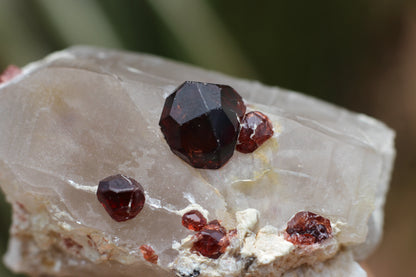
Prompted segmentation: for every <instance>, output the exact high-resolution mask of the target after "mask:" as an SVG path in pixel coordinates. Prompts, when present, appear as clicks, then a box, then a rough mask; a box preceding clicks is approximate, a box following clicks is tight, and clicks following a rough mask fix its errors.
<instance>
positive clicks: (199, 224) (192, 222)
mask: <svg viewBox="0 0 416 277" xmlns="http://www.w3.org/2000/svg"><path fill="white" fill-rule="evenodd" d="M182 225H183V226H185V227H186V228H188V229H189V230H194V231H200V230H201V229H202V228H203V227H204V226H205V225H207V220H206V218H205V217H204V216H203V215H202V214H201V213H200V212H199V211H197V210H192V211H189V212H187V213H185V214H184V215H183V216H182Z"/></svg>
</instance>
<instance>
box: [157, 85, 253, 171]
mask: <svg viewBox="0 0 416 277" xmlns="http://www.w3.org/2000/svg"><path fill="white" fill-rule="evenodd" d="M245 111H246V106H245V105H244V102H243V99H242V98H241V96H240V95H239V94H238V93H237V92H236V91H235V90H234V89H233V88H231V87H230V86H226V85H217V84H210V83H200V82H189V81H187V82H185V83H183V84H182V85H180V86H179V87H178V88H177V89H176V90H175V91H174V92H173V93H172V94H171V95H169V96H168V98H166V101H165V106H164V107H163V111H162V115H161V117H160V121H159V125H160V128H161V130H162V133H163V135H164V136H165V138H166V141H167V143H168V144H169V147H170V149H171V150H172V151H173V153H175V154H176V155H177V156H179V157H180V158H181V159H183V160H184V161H185V162H187V163H188V164H190V165H192V166H193V167H196V168H207V169H217V168H220V167H221V166H223V165H224V164H225V163H226V162H227V161H228V160H229V159H230V158H231V156H232V155H233V153H234V149H235V145H236V143H237V139H238V134H239V131H240V120H242V118H243V117H244V113H245Z"/></svg>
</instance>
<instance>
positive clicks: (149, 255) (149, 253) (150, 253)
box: [140, 244, 159, 264]
mask: <svg viewBox="0 0 416 277" xmlns="http://www.w3.org/2000/svg"><path fill="white" fill-rule="evenodd" d="M140 251H141V252H142V255H143V258H144V259H145V260H146V261H148V262H150V263H152V264H157V260H158V259H159V256H158V255H156V253H155V250H153V248H152V247H151V246H150V245H145V244H144V245H142V246H140Z"/></svg>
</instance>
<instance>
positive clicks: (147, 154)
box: [0, 47, 395, 277]
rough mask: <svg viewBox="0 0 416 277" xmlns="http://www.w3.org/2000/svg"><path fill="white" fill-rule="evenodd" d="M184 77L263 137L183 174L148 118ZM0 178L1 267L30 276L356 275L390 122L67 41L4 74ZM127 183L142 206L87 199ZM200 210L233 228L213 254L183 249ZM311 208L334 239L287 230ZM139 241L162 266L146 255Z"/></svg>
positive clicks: (385, 172) (379, 212)
mask: <svg viewBox="0 0 416 277" xmlns="http://www.w3.org/2000/svg"><path fill="white" fill-rule="evenodd" d="M185 80H195V81H204V82H211V83H219V84H227V85H230V86H232V87H233V88H234V89H236V90H237V92H239V93H240V94H241V96H242V97H243V98H244V100H245V102H246V104H247V108H248V110H247V111H251V110H258V111H261V112H263V113H264V114H266V115H267V116H268V117H269V118H270V120H271V122H272V123H273V126H274V131H275V132H274V136H273V137H272V138H271V139H269V141H267V142H266V143H265V144H264V145H262V146H261V147H260V148H259V149H257V150H256V151H255V152H254V153H252V154H242V153H238V152H235V153H234V156H233V157H232V158H231V160H230V161H229V162H228V163H227V164H226V165H225V166H224V167H222V168H221V169H219V170H203V169H194V168H192V167H191V166H189V165H188V164H186V163H185V162H183V161H182V160H180V159H179V158H178V157H177V156H175V155H174V154H173V153H172V152H171V151H170V150H169V146H168V145H167V143H166V141H165V140H164V138H163V135H162V133H161V131H160V128H159V125H158V121H159V117H160V113H161V111H162V107H163V104H164V100H165V98H166V97H167V95H169V94H170V93H171V92H172V91H173V90H174V89H175V88H176V87H177V86H178V85H180V84H181V83H183V82H184V81H185ZM0 129H1V130H2V131H1V133H0V185H1V188H2V190H3V192H4V193H5V195H6V197H7V200H8V201H9V202H10V203H11V204H12V206H13V226H12V227H11V231H10V232H11V240H10V242H9V249H8V252H7V254H6V256H5V263H6V264H7V266H8V267H9V268H11V269H12V270H13V271H16V272H24V273H27V274H29V275H31V276H78V277H83V276H88V277H93V276H97V277H98V276H100V277H106V276H111V277H113V276H126V277H130V276H131V277H133V276H134V277H136V276H143V277H147V276H160V277H162V276H163V277H166V276H175V274H177V275H178V276H192V275H191V273H192V272H196V273H195V274H197V273H198V272H199V276H201V277H202V276H207V277H208V276H209V277H211V276H285V277H289V276H293V277H295V276H366V273H365V272H364V271H363V270H362V268H361V267H360V266H359V264H358V263H357V262H356V261H359V260H362V259H364V258H366V257H367V256H368V255H369V254H370V253H371V251H372V250H373V249H374V248H375V246H376V245H377V244H378V243H379V241H380V238H381V234H382V225H383V205H384V201H385V195H386V191H387V189H388V184H389V179H390V175H391V170H392V164H393V160H394V156H395V150H394V145H393V144H394V132H393V131H392V130H391V129H389V128H388V127H386V126H385V125H384V124H383V123H381V122H379V121H377V120H375V119H372V118H370V117H368V116H365V115H362V114H356V113H352V112H349V111H347V110H345V109H342V108H339V107H336V106H333V105H331V104H328V103H324V102H322V101H319V100H317V99H314V98H311V97H308V96H304V95H301V94H299V93H295V92H290V91H286V90H282V89H280V88H276V87H267V86H264V85H262V84H260V83H258V82H253V81H247V80H241V79H237V78H232V77H229V76H226V75H223V74H220V73H216V72H212V71H207V70H203V69H199V68H196V67H192V66H188V65H184V64H180V63H177V62H172V61H169V60H166V59H163V58H159V57H155V56H150V55H143V54H133V53H128V52H121V51H113V50H104V49H98V48H93V47H73V48H69V49H67V50H64V51H61V52H57V53H54V54H52V55H50V56H48V57H46V58H45V59H44V60H41V61H39V62H35V63H32V64H29V65H28V66H26V67H25V68H24V69H23V73H22V74H21V75H20V76H18V77H16V78H15V79H13V80H12V81H10V82H8V83H4V84H1V85H0ZM118 173H121V174H124V175H126V176H130V177H132V178H135V179H136V180H138V181H139V182H140V183H141V184H142V185H143V187H144V189H145V192H146V204H145V206H144V208H143V210H142V211H141V213H140V214H139V215H138V216H137V217H136V218H134V219H132V220H129V221H127V222H122V223H118V222H116V221H114V220H112V219H111V217H110V216H109V215H108V214H107V213H106V212H105V210H104V208H103V207H102V206H101V205H100V203H99V202H98V201H97V198H96V194H95V193H96V189H97V185H98V182H99V180H102V179H103V178H105V177H107V176H110V175H115V174H118ZM193 208H194V209H199V210H200V211H201V212H202V213H203V214H205V215H207V217H208V220H213V219H218V220H220V221H222V223H223V225H224V226H225V227H226V228H227V229H233V228H237V229H238V236H237V237H236V238H235V239H234V240H233V241H232V243H231V245H230V246H229V247H228V248H227V252H226V253H225V254H224V255H222V256H221V257H220V258H219V259H217V260H213V259H209V258H205V257H203V256H199V255H197V254H195V253H191V252H190V251H189V250H190V245H191V244H192V234H193V232H192V231H190V230H187V229H185V228H184V227H183V226H182V225H181V215H182V214H183V213H184V212H186V211H187V210H189V209H193ZM302 210H307V211H311V212H314V213H317V214H320V215H322V216H324V217H326V218H328V219H330V220H331V224H332V228H333V230H334V233H333V238H331V239H329V240H327V241H325V242H324V243H320V244H315V245H311V246H306V247H300V246H295V245H292V244H291V243H290V242H287V241H286V240H284V238H283V235H284V230H285V228H286V224H287V222H288V220H289V219H290V218H291V217H292V216H293V215H294V214H296V213H297V212H299V211H302ZM143 244H147V245H150V246H152V247H153V249H154V250H155V252H156V254H157V255H158V256H159V261H158V264H157V265H155V264H151V263H149V262H147V261H145V260H144V258H143V256H142V254H141V252H140V250H139V247H140V246H141V245H143Z"/></svg>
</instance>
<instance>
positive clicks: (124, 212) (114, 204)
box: [97, 174, 145, 222]
mask: <svg viewBox="0 0 416 277" xmlns="http://www.w3.org/2000/svg"><path fill="white" fill-rule="evenodd" d="M97 198H98V201H100V202H101V204H102V205H103V206H104V208H105V210H106V211H107V212H108V214H109V215H110V216H111V217H112V218H113V219H114V220H115V221H119V222H120V221H126V220H128V219H131V218H133V217H135V216H136V215H137V214H138V213H139V212H140V211H141V210H142V208H143V206H144V202H145V196H144V192H143V187H142V186H141V185H140V184H139V183H138V182H137V181H136V180H134V179H133V178H129V177H126V176H123V175H121V174H118V175H114V176H110V177H107V178H105V179H104V180H101V181H100V183H99V184H98V190H97Z"/></svg>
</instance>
